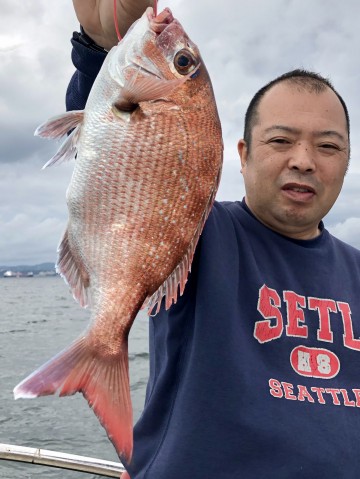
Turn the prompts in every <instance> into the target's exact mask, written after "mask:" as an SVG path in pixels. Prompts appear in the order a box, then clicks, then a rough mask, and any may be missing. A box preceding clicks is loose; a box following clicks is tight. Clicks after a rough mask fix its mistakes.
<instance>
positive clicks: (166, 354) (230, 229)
mask: <svg viewBox="0 0 360 479" xmlns="http://www.w3.org/2000/svg"><path fill="white" fill-rule="evenodd" d="M73 47H74V50H73V61H74V64H75V67H76V68H77V71H76V73H75V75H74V77H73V78H72V80H71V82H70V85H69V88H68V92H67V106H68V109H81V108H83V107H84V105H85V102H86V98H87V95H88V93H89V90H90V88H91V85H92V82H93V80H94V79H95V77H96V74H97V72H98V70H99V68H100V66H101V63H102V60H103V58H104V56H105V54H101V53H99V52H95V51H91V50H89V49H88V48H86V47H84V46H83V45H81V44H79V43H78V42H77V41H76V40H75V41H73ZM359 286H360V252H359V251H357V250H356V249H354V248H352V247H351V246H349V245H346V244H345V243H343V242H341V241H339V240H338V239H336V238H334V237H333V236H332V235H330V233H329V232H328V231H327V230H326V229H325V228H324V227H323V225H322V224H321V234H320V235H319V236H318V237H317V238H315V239H312V240H306V241H304V240H294V239H290V238H287V237H284V236H282V235H280V234H278V233H275V232H274V231H272V230H270V229H269V228H267V227H265V226H264V225H263V224H261V223H260V222H259V221H258V220H257V219H256V218H255V217H254V216H253V215H252V213H251V212H250V211H249V209H248V208H247V206H246V205H245V203H244V202H234V203H230V202H227V203H215V205H214V207H213V209H212V212H211V214H210V216H209V218H208V221H207V223H206V225H205V228H204V231H203V234H202V236H201V239H200V242H199V244H198V247H197V251H196V255H195V258H194V262H193V266H192V273H191V275H190V277H189V280H188V283H187V285H186V288H185V292H184V295H183V296H182V297H181V298H180V299H179V300H178V302H177V304H176V305H173V306H172V307H171V308H170V310H169V311H168V312H166V311H164V310H163V309H162V310H161V311H160V313H159V314H158V315H156V316H155V317H154V318H150V378H149V383H148V387H147V394H146V401H145V406H144V411H143V414H142V416H141V417H140V419H139V421H138V422H137V424H136V425H135V428H134V454H133V458H132V461H131V463H130V464H127V465H126V466H127V469H128V471H129V473H130V475H131V478H132V479H145V478H146V479H183V478H191V479H215V478H216V479H219V478H221V479H255V478H256V479H261V478H264V479H265V478H266V479H269V478H276V479H282V478H283V479H297V478H302V479H305V478H306V479H309V478H318V477H320V476H322V477H326V478H327V479H339V478H347V479H352V478H353V479H355V478H356V479H358V478H359V477H360V454H359V453H360V339H359V338H360V301H359V299H360V293H359V291H360V288H359Z"/></svg>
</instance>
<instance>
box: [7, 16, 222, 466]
mask: <svg viewBox="0 0 360 479" xmlns="http://www.w3.org/2000/svg"><path fill="white" fill-rule="evenodd" d="M71 129H73V131H72V133H71V134H70V135H69V136H68V138H67V140H66V141H65V143H64V145H63V146H62V147H61V148H60V150H59V151H58V153H57V154H56V155H55V156H54V157H53V158H52V159H51V160H50V161H49V162H48V164H47V166H48V165H51V164H53V163H56V162H58V163H60V162H62V161H65V160H67V159H70V158H72V157H73V156H74V155H75V153H77V158H76V161H75V167H74V172H73V176H72V180H71V182H70V185H69V188H68V191H67V204H68V209H69V221H68V226H67V229H66V231H65V233H64V237H63V238H62V241H61V243H60V245H59V249H58V262H57V270H58V272H59V273H60V274H61V275H62V276H63V277H64V278H65V280H66V281H67V282H68V284H69V285H70V287H71V289H72V292H73V294H74V297H75V298H76V299H77V300H78V301H79V303H80V304H81V305H82V306H89V307H90V309H91V324H90V327H89V328H88V330H87V331H86V332H85V333H84V335H83V336H82V337H80V338H79V339H78V340H77V341H75V342H74V343H73V344H72V345H71V346H70V348H68V349H67V350H65V351H63V352H61V353H59V354H58V355H57V356H56V357H55V358H53V359H52V360H50V361H49V362H47V363H46V364H45V365H43V366H42V367H40V368H39V369H38V370H37V371H35V372H34V373H32V374H31V375H30V376H29V377H28V378H26V379H24V380H23V381H22V382H21V383H20V384H19V385H18V386H16V388H15V389H14V394H15V397H16V398H20V397H36V396H43V395H49V394H55V393H59V395H60V396H66V395H71V394H74V393H75V392H82V393H83V395H84V396H85V398H86V399H87V401H88V403H89V405H90V406H91V407H92V408H93V410H94V412H95V414H96V415H97V416H98V418H99V420H100V422H101V423H102V425H103V426H104V427H105V429H106V431H107V433H108V435H109V438H110V439H111V440H112V442H113V443H114V446H115V448H116V450H117V452H118V453H119V455H120V456H122V457H123V458H125V459H126V460H130V458H131V454H132V407H131V399H130V388H129V374H128V352H127V338H128V333H129V330H130V328H131V325H132V323H133V321H134V319H135V317H136V314H137V313H138V311H139V310H140V309H141V307H145V306H146V307H147V308H148V309H149V311H153V312H156V311H158V309H159V307H160V303H161V301H162V299H163V297H165V307H166V308H169V307H170V306H171V304H172V303H173V302H176V299H177V296H178V292H180V294H182V292H183V290H184V287H185V283H186V278H187V275H188V271H189V269H190V266H191V261H192V258H193V254H194V250H195V247H196V244H197V241H198V239H199V236H200V234H201V231H202V228H203V226H204V223H205V220H206V218H207V216H208V214H209V211H210V209H211V206H212V203H213V201H214V198H215V194H216V190H217V187H218V183H219V179H220V172H221V165H222V150H223V146H222V139H221V126H220V121H219V118H218V114H217V109H216V104H215V99H214V95H213V91H212V87H211V82H210V79H209V76H208V73H207V71H206V68H205V65H204V63H203V61H202V59H201V57H200V53H199V51H198V49H197V47H196V46H195V45H194V44H193V43H192V42H191V40H190V39H189V38H188V36H187V35H186V33H185V32H184V30H183V28H182V27H181V25H180V24H179V22H178V21H177V20H175V19H174V18H173V16H172V14H171V12H170V10H169V9H165V10H164V11H163V12H162V13H160V14H159V15H158V16H157V17H154V15H153V12H152V9H151V8H150V9H148V10H147V11H146V12H145V13H144V15H143V16H142V17H141V19H139V20H138V21H137V22H136V23H135V24H134V25H133V27H132V28H131V30H130V31H129V32H128V34H127V35H126V36H125V38H124V39H123V40H122V41H121V42H120V43H119V45H118V46H116V47H114V48H113V49H112V50H111V51H110V52H109V54H108V56H107V58H106V60H105V62H104V65H103V67H102V69H101V71H100V73H99V75H98V77H97V79H96V81H95V83H94V86H93V88H92V90H91V92H90V96H89V99H88V101H87V104H86V107H85V110H84V111H75V112H69V113H66V114H65V115H61V116H59V117H56V118H53V119H51V120H49V121H48V122H46V123H44V124H43V125H41V126H40V127H39V128H38V130H37V134H38V135H40V136H44V137H50V138H58V137H61V136H63V135H65V134H66V133H67V132H68V131H69V130H71ZM155 308H156V309H155Z"/></svg>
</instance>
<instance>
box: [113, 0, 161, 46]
mask: <svg viewBox="0 0 360 479" xmlns="http://www.w3.org/2000/svg"><path fill="white" fill-rule="evenodd" d="M157 4H158V0H154V5H153V10H154V16H155V17H156V16H157ZM114 24H115V30H116V36H117V37H118V40H119V42H120V41H121V40H122V36H121V34H120V31H119V25H118V21H117V14H116V0H114Z"/></svg>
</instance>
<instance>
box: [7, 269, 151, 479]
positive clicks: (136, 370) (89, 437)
mask: <svg viewBox="0 0 360 479" xmlns="http://www.w3.org/2000/svg"><path fill="white" fill-rule="evenodd" d="M0 295H1V301H0V442H2V443H6V444H16V445H19V446H29V447H39V448H43V449H52V450H56V451H61V452H67V453H70V454H79V455H84V456H92V457H97V458H101V459H107V460H110V461H118V457H117V455H116V453H115V450H114V447H113V445H112V444H111V442H110V441H109V439H108V437H107V436H106V433H105V431H104V429H103V428H102V427H101V426H100V424H99V422H98V419H97V418H96V417H95V415H94V413H93V412H92V411H91V410H90V408H89V407H88V405H87V402H86V400H85V399H84V398H83V396H82V395H81V394H75V395H74V396H71V397H65V398H59V397H55V396H47V397H42V398H35V399H18V400H17V401H15V400H14V399H13V392H12V390H13V388H14V386H16V384H18V383H19V382H20V381H21V380H22V379H24V377H25V376H26V375H27V374H29V373H30V372H32V371H33V370H34V369H36V368H37V367H38V366H40V365H41V364H43V363H44V362H45V361H46V360H48V359H50V358H51V357H52V356H53V355H54V354H56V353H57V352H59V351H60V350H61V349H63V348H64V347H66V346H67V345H69V344H70V342H71V341H73V340H74V339H76V338H77V336H78V335H79V334H80V333H81V332H83V330H84V329H85V327H86V325H87V324H88V322H89V311H87V310H85V309H82V308H81V307H80V306H79V305H78V304H77V303H76V302H75V300H74V299H73V298H72V295H71V294H70V293H69V290H68V287H67V286H66V284H65V283H64V281H63V280H62V279H61V278H59V277H50V278H49V277H48V278H37V277H34V278H8V279H4V278H1V279H0ZM129 359H130V363H129V364H130V378H131V395H132V400H133V409H134V420H136V419H137V418H138V417H139V415H140V414H141V411H142V407H143V403H144V395H145V387H146V382H147V377H148V320H147V317H146V315H145V314H144V313H139V315H138V317H137V318H136V321H135V323H134V325H133V328H132V330H131V333H130V340H129ZM13 477H14V478H15V477H16V479H30V478H47V479H58V478H59V479H60V478H62V479H64V478H66V479H81V478H82V479H85V478H94V479H95V478H99V477H100V476H95V475H89V474H84V473H80V472H73V471H66V470H61V469H53V468H48V467H45V466H34V465H29V464H20V463H15V462H9V461H0V478H1V479H5V478H6V479H11V478H13Z"/></svg>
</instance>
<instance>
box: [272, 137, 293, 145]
mask: <svg viewBox="0 0 360 479" xmlns="http://www.w3.org/2000/svg"><path fill="white" fill-rule="evenodd" d="M270 143H277V144H279V145H286V144H288V143H290V141H289V140H287V139H286V138H272V139H271V140H270Z"/></svg>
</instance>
